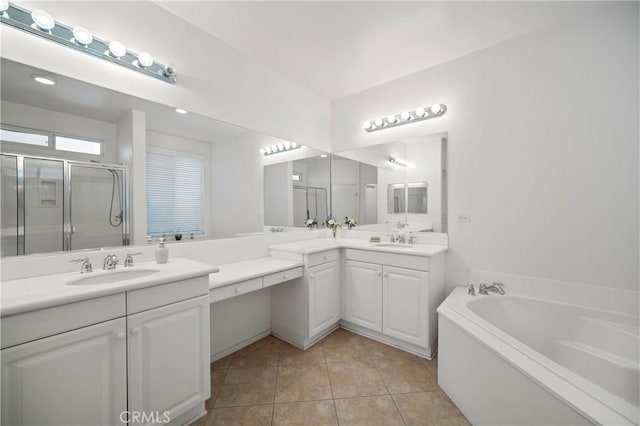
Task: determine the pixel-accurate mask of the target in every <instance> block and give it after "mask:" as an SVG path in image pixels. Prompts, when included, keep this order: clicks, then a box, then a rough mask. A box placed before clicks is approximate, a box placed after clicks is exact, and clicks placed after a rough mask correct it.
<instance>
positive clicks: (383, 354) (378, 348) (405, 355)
mask: <svg viewBox="0 0 640 426" xmlns="http://www.w3.org/2000/svg"><path fill="white" fill-rule="evenodd" d="M366 347H367V351H368V352H369V356H370V357H371V358H374V359H380V358H387V359H404V360H407V361H426V360H425V359H424V358H420V357H418V356H416V355H413V354H411V353H409V352H405V351H403V350H402V349H398V348H396V347H393V346H391V345H387V344H384V343H381V342H376V341H375V340H370V339H367V341H366Z"/></svg>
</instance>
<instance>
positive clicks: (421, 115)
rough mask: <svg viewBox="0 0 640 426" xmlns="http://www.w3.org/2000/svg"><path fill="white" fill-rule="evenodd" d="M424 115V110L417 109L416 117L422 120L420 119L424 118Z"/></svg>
mask: <svg viewBox="0 0 640 426" xmlns="http://www.w3.org/2000/svg"><path fill="white" fill-rule="evenodd" d="M425 114H426V111H425V110H424V108H417V109H416V117H418V118H422V117H424V115H425Z"/></svg>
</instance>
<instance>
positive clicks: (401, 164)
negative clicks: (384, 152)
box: [389, 156, 407, 167]
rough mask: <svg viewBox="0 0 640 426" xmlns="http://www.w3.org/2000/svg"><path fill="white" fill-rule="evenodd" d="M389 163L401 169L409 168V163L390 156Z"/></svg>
mask: <svg viewBox="0 0 640 426" xmlns="http://www.w3.org/2000/svg"><path fill="white" fill-rule="evenodd" d="M389 162H390V163H391V164H395V165H396V166H400V167H407V163H405V162H404V161H402V160H401V159H399V158H396V157H393V156H390V157H389Z"/></svg>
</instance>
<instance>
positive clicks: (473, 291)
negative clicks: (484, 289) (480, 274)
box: [467, 284, 476, 296]
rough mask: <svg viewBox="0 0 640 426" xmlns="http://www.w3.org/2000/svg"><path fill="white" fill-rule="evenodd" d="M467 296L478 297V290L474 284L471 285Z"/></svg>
mask: <svg viewBox="0 0 640 426" xmlns="http://www.w3.org/2000/svg"><path fill="white" fill-rule="evenodd" d="M467 294H469V295H471V296H475V295H476V289H475V288H473V284H469V287H468V290H467Z"/></svg>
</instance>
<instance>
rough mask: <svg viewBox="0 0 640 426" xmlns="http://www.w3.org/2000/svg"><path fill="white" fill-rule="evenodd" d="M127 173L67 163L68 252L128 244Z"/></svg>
mask: <svg viewBox="0 0 640 426" xmlns="http://www.w3.org/2000/svg"><path fill="white" fill-rule="evenodd" d="M126 178H127V177H126V171H125V169H124V168H122V167H116V166H111V165H109V166H107V165H102V164H95V165H93V164H87V163H76V162H69V185H68V191H69V200H70V203H69V204H70V206H69V212H68V214H69V217H68V222H69V227H68V229H67V240H68V245H69V250H77V249H83V248H95V247H117V246H123V245H128V244H129V241H128V239H129V233H128V229H127V226H126V224H127V220H126V219H127V218H126V214H127V206H126V200H127V199H128V197H127V194H125V191H126V185H125V181H126Z"/></svg>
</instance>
